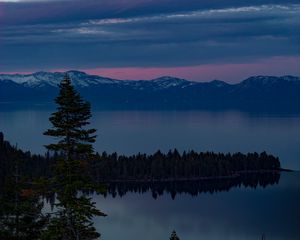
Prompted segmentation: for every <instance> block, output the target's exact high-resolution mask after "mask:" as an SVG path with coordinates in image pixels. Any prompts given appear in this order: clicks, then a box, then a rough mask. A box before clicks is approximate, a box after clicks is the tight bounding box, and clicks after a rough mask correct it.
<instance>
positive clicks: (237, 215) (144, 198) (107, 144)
mask: <svg viewBox="0 0 300 240" xmlns="http://www.w3.org/2000/svg"><path fill="white" fill-rule="evenodd" d="M51 112H53V109H52V110H46V109H37V108H34V109H33V108H24V109H13V108H10V109H9V108H2V109H1V108H0V131H3V132H4V134H5V138H6V139H7V140H9V141H10V142H11V143H12V144H17V146H18V147H20V148H22V149H25V150H31V151H32V152H33V153H44V151H45V150H44V147H43V145H44V144H47V143H49V142H50V141H51V139H49V138H48V137H45V136H43V135H42V133H43V131H44V130H45V129H47V128H48V127H49V126H50V124H49V122H48V118H49V116H50V114H51ZM91 125H92V127H95V128H97V129H98V139H97V143H96V144H95V150H97V151H99V152H101V151H107V152H109V153H111V152H114V151H116V152H118V153H122V154H127V155H129V154H134V153H137V152H145V153H153V152H155V151H156V150H158V149H161V150H162V151H165V152H166V151H168V150H169V149H174V148H177V149H178V150H180V151H184V150H190V149H193V150H196V151H220V152H237V151H241V152H253V151H257V152H261V151H267V152H268V153H272V154H274V155H276V156H279V157H280V160H281V163H282V166H283V167H285V168H291V169H294V170H299V169H300V147H299V146H300V138H299V136H300V116H299V115H280V114H278V115H264V114H249V113H242V112H202V111H98V110H97V111H93V119H92V123H91ZM93 198H94V200H95V201H96V203H97V206H98V207H99V209H101V210H102V211H103V212H105V213H107V214H108V216H107V217H106V218H97V219H95V226H96V227H97V229H98V230H99V232H101V234H102V239H118V238H122V239H124V240H133V239H144V240H150V239H151V240H152V239H156V240H163V239H169V236H170V234H171V231H172V230H176V232H177V233H178V235H179V237H180V239H181V240H198V239H205V240H217V239H218V240H219V239H228V240H238V239H249V240H250V239H260V238H261V236H262V234H265V236H266V239H273V240H274V239H293V240H294V239H298V237H299V236H300V205H299V202H300V173H299V172H293V173H282V174H281V177H280V181H279V183H278V184H275V185H269V186H267V187H266V188H263V187H258V188H256V189H254V188H245V187H233V188H231V189H230V190H229V191H228V192H227V191H221V192H217V193H213V194H211V193H201V194H199V195H197V196H192V195H189V194H177V195H176V197H175V199H174V200H173V199H172V197H171V195H170V194H167V193H165V194H163V195H162V196H158V198H157V199H154V198H153V197H152V193H151V192H147V193H144V194H138V193H132V192H129V193H127V194H126V195H125V196H122V197H120V196H116V197H112V196H111V195H108V196H106V197H104V196H97V195H94V196H93Z"/></svg>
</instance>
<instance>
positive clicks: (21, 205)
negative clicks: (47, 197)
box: [0, 151, 47, 240]
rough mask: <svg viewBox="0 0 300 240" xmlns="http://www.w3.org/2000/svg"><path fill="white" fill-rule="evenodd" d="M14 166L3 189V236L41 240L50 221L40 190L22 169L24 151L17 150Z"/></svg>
mask: <svg viewBox="0 0 300 240" xmlns="http://www.w3.org/2000/svg"><path fill="white" fill-rule="evenodd" d="M13 162H14V169H11V171H10V175H9V176H6V178H5V181H4V184H3V186H2V189H1V191H0V239H10V240H37V239H40V237H41V234H42V231H43V229H44V227H45V225H46V223H47V217H45V216H44V215H43V214H42V208H43V202H42V200H41V198H40V195H39V193H38V191H36V190H35V189H33V185H32V183H29V182H28V179H27V178H26V177H25V176H24V175H23V174H22V172H21V170H20V169H21V155H20V154H19V152H17V151H16V152H15V154H14V159H13Z"/></svg>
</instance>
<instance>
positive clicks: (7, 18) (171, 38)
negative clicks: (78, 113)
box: [0, 0, 300, 77]
mask: <svg viewBox="0 0 300 240" xmlns="http://www.w3.org/2000/svg"><path fill="white" fill-rule="evenodd" d="M200 2H201V3H200ZM229 2H230V3H229ZM0 53H1V59H0V71H5V72H7V71H18V70H19V71H27V70H31V69H32V70H34V69H36V70H38V69H45V70H48V69H56V68H60V69H61V68H67V69H70V68H78V69H93V68H110V69H111V68H128V67H131V68H150V67H151V68H154V69H155V68H166V69H167V68H176V67H190V66H200V65H203V66H204V65H208V64H209V65H213V64H216V65H220V64H221V65H222V64H223V65H224V64H236V66H238V64H254V63H257V62H259V61H267V60H268V59H274V58H278V57H279V58H286V59H299V58H298V57H300V3H299V1H289V0H284V1H283V0H282V1H279V0H273V1H268V0H260V1H258V0H257V1H256V0H253V1H251V5H250V4H249V1H243V0H239V1H238V0H233V1H225V0H214V1H212V0H209V1H208V0H204V1H196V0H185V1H181V0H172V1H171V0H160V1H158V0H152V1H151V0H127V1H125V0H100V1H99V0H98V1H95V0H85V1H83V0H75V1H74V0H73V1H55V0H52V1H49V0H48V1H47V0H45V1H42V0H40V1H22V0H20V1H18V2H12V1H11V2H8V1H6V2H3V1H1V0H0ZM270 61H272V60H270ZM249 66H250V65H249ZM287 67H288V66H287ZM270 74H272V72H270ZM299 74H300V73H299ZM220 77H222V76H220Z"/></svg>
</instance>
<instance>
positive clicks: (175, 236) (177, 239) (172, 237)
mask: <svg viewBox="0 0 300 240" xmlns="http://www.w3.org/2000/svg"><path fill="white" fill-rule="evenodd" d="M170 240H180V238H179V237H178V236H177V234H176V232H175V231H173V232H172V234H171V237H170Z"/></svg>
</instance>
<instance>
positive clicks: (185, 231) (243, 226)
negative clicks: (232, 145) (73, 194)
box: [94, 172, 300, 240]
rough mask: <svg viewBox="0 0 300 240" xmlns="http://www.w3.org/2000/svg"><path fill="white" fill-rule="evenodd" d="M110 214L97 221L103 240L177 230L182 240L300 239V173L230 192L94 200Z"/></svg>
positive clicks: (161, 235)
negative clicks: (268, 184)
mask: <svg viewBox="0 0 300 240" xmlns="http://www.w3.org/2000/svg"><path fill="white" fill-rule="evenodd" d="M94 199H95V200H96V202H97V206H98V207H99V209H101V210H102V211H104V212H106V213H107V214H108V216H107V217H105V218H98V219H97V220H96V221H95V224H96V227H97V229H98V230H99V231H100V232H101V234H102V239H119V238H120V236H121V237H122V239H124V240H133V239H144V240H153V239H156V240H164V239H165V240H166V239H169V235H170V233H171V231H172V230H173V229H175V230H176V231H177V233H178V235H179V237H180V238H181V239H182V240H198V239H205V240H223V239H224V240H227V239H228V240H229V239H230V240H241V239H249V240H250V239H257V240H258V239H260V237H261V236H262V234H265V236H266V239H272V240H277V239H278V240H279V239H281V240H282V239H285V240H288V239H293V240H298V239H299V236H300V205H299V202H300V173H299V172H297V173H284V174H282V176H281V179H280V181H279V184H278V185H273V186H268V187H267V188H265V189H263V188H257V189H248V188H235V189H232V190H230V191H229V192H220V193H214V194H208V193H206V194H200V195H198V196H197V197H192V196H191V195H187V194H182V195H177V196H176V198H175V200H172V199H171V196H170V195H167V194H165V195H163V196H161V197H159V198H158V199H156V200H155V199H153V198H152V196H151V193H146V194H136V193H129V194H126V195H125V196H123V197H122V198H120V197H116V198H112V197H111V196H108V197H106V198H104V197H103V196H96V195H95V196H94Z"/></svg>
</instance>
